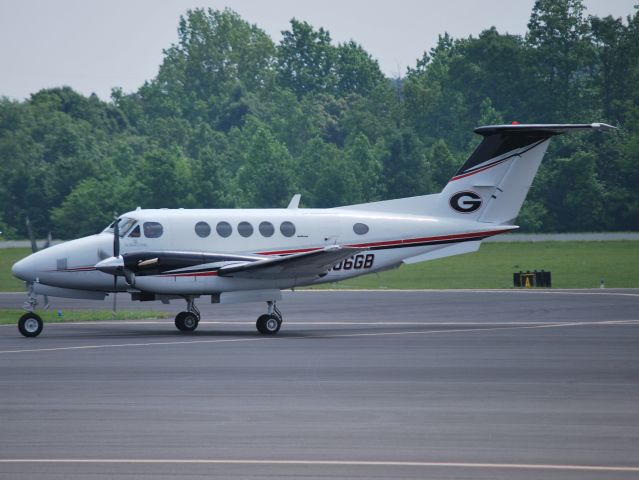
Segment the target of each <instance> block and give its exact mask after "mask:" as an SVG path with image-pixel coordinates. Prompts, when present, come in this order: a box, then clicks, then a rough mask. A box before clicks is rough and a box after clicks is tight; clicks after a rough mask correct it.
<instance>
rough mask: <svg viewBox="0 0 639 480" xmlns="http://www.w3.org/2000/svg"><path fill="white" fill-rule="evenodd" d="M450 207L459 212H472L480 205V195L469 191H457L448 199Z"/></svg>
mask: <svg viewBox="0 0 639 480" xmlns="http://www.w3.org/2000/svg"><path fill="white" fill-rule="evenodd" d="M448 203H449V204H450V208H452V209H453V210H455V211H456V212H459V213H472V212H474V211H477V210H479V207H481V203H482V202H481V197H480V196H479V195H478V194H477V193H475V192H471V191H464V192H457V193H456V194H455V195H453V196H452V197H450V200H449V201H448Z"/></svg>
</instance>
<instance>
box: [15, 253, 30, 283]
mask: <svg viewBox="0 0 639 480" xmlns="http://www.w3.org/2000/svg"><path fill="white" fill-rule="evenodd" d="M34 267H35V265H34V263H33V259H32V258H30V257H27V258H23V259H22V260H20V261H18V262H16V263H14V264H13V266H12V267H11V273H12V274H13V276H14V277H17V278H19V279H20V280H24V281H25V282H33V281H35V268H34Z"/></svg>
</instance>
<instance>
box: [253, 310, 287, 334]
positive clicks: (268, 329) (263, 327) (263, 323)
mask: <svg viewBox="0 0 639 480" xmlns="http://www.w3.org/2000/svg"><path fill="white" fill-rule="evenodd" d="M281 326H282V319H280V318H279V317H277V316H275V315H268V314H264V315H260V317H259V318H258V319H257V322H256V323H255V327H256V328H257V331H258V332H260V333H261V334H262V335H274V334H276V333H277V332H279V331H280V327H281Z"/></svg>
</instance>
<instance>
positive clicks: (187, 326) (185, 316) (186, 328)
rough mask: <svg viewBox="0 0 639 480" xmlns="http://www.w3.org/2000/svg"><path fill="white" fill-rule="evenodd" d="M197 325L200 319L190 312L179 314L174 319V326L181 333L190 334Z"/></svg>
mask: <svg viewBox="0 0 639 480" xmlns="http://www.w3.org/2000/svg"><path fill="white" fill-rule="evenodd" d="M199 323H200V319H199V318H197V315H195V314H194V313H191V312H180V313H178V314H177V315H176V317H175V326H176V328H177V329H178V330H180V331H181V332H192V331H194V330H195V329H196V328H197V326H198V324H199Z"/></svg>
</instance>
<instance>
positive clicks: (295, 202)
mask: <svg viewBox="0 0 639 480" xmlns="http://www.w3.org/2000/svg"><path fill="white" fill-rule="evenodd" d="M301 198H302V195H301V194H299V193H296V194H295V195H293V198H291V201H290V203H289V204H288V207H287V208H292V209H295V208H298V207H299V206H300V199H301Z"/></svg>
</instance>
